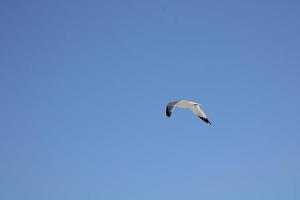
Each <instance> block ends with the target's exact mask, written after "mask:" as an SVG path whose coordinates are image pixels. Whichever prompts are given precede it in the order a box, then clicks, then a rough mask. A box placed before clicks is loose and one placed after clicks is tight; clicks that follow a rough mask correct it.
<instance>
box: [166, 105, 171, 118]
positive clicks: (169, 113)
mask: <svg viewBox="0 0 300 200" xmlns="http://www.w3.org/2000/svg"><path fill="white" fill-rule="evenodd" d="M166 115H167V117H171V112H170V111H169V109H168V106H167V107H166Z"/></svg>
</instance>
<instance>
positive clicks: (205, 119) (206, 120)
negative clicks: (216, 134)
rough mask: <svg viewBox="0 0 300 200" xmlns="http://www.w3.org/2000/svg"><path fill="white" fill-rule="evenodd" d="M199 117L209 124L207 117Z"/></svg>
mask: <svg viewBox="0 0 300 200" xmlns="http://www.w3.org/2000/svg"><path fill="white" fill-rule="evenodd" d="M199 118H200V119H202V120H203V121H204V122H206V123H208V124H210V125H211V123H210V121H209V120H208V118H204V117H199Z"/></svg>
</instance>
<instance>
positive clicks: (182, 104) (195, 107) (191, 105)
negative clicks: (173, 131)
mask: <svg viewBox="0 0 300 200" xmlns="http://www.w3.org/2000/svg"><path fill="white" fill-rule="evenodd" d="M175 107H178V108H188V109H190V110H191V111H193V113H195V114H196V115H197V117H199V118H200V119H202V120H203V121H204V122H206V123H208V124H210V125H211V123H210V121H209V120H208V118H207V116H206V114H205V113H204V111H203V110H202V109H201V107H200V105H199V103H196V102H192V101H187V100H179V101H171V102H169V103H168V105H167V108H166V115H167V117H171V114H172V112H173V110H174V109H175Z"/></svg>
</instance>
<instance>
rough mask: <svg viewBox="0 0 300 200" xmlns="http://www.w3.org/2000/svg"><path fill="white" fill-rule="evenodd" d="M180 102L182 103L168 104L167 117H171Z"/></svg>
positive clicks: (173, 102) (172, 102)
mask: <svg viewBox="0 0 300 200" xmlns="http://www.w3.org/2000/svg"><path fill="white" fill-rule="evenodd" d="M178 102H180V101H171V102H169V103H168V105H167V107H166V115H167V117H171V114H172V112H173V110H174V108H175V106H176V104H177V103H178Z"/></svg>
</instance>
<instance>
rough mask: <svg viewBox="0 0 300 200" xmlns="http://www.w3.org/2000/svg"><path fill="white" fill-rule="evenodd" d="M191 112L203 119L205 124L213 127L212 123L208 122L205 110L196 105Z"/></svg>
mask: <svg viewBox="0 0 300 200" xmlns="http://www.w3.org/2000/svg"><path fill="white" fill-rule="evenodd" d="M191 110H192V111H193V113H195V114H196V115H197V116H198V117H199V118H200V119H202V120H203V121H204V122H206V123H208V124H210V125H211V123H210V121H209V120H208V117H207V116H206V114H205V112H204V111H203V109H202V108H201V107H200V105H199V104H197V105H194V106H193V107H192V108H191Z"/></svg>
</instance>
